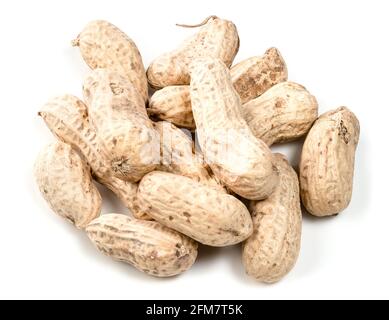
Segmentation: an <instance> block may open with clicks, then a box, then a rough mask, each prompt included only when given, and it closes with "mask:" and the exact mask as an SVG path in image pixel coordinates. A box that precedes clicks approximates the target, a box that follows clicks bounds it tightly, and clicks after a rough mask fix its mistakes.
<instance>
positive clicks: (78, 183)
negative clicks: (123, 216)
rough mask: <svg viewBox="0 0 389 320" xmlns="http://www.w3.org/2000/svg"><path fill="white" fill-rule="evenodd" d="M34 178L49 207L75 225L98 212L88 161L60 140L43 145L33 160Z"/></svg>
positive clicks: (95, 215)
mask: <svg viewBox="0 0 389 320" xmlns="http://www.w3.org/2000/svg"><path fill="white" fill-rule="evenodd" d="M34 171H35V179H36V182H37V184H38V187H39V190H40V192H41V194H42V196H43V197H44V199H45V200H46V201H47V202H48V204H49V205H50V207H51V208H52V210H53V211H54V212H55V213H57V214H58V215H60V216H62V217H64V218H65V219H67V220H68V221H70V222H71V223H72V224H74V225H75V226H76V227H77V228H79V229H82V228H84V227H85V226H86V225H87V224H88V223H89V222H90V221H92V220H93V219H95V218H96V217H97V216H99V214H100V211H101V203H102V200H101V196H100V193H99V191H98V190H97V188H96V186H95V185H94V184H93V181H92V177H91V174H90V169H89V167H88V165H87V164H86V163H85V162H84V161H83V160H82V159H81V158H80V156H79V155H78V154H77V152H76V151H74V150H73V149H72V147H71V146H70V145H68V144H66V143H63V142H60V141H58V142H56V143H52V144H50V145H48V146H46V147H45V148H44V149H43V150H42V151H41V152H40V154H39V156H38V158H37V160H36V162H35V167H34Z"/></svg>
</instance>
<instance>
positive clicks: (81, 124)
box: [39, 95, 143, 216]
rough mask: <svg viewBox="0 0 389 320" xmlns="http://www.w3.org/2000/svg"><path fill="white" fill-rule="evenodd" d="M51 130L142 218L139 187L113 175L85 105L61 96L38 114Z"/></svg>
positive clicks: (99, 179)
mask: <svg viewBox="0 0 389 320" xmlns="http://www.w3.org/2000/svg"><path fill="white" fill-rule="evenodd" d="M39 115H40V116H41V117H42V118H43V120H44V121H45V123H46V124H47V126H48V128H49V129H50V131H52V132H53V134H54V135H55V136H56V137H57V138H58V139H60V140H61V141H64V142H65V143H67V144H69V145H71V146H72V147H73V148H74V149H75V150H77V151H78V152H79V153H80V154H81V155H82V156H83V158H84V159H85V160H86V161H87V163H88V164H89V166H90V167H91V169H92V171H93V174H94V175H95V178H96V179H97V180H98V181H99V182H100V183H101V184H103V185H105V186H106V187H108V188H109V189H110V190H111V191H112V192H113V193H115V194H116V195H117V196H118V198H119V199H120V200H121V201H122V202H123V204H124V205H125V206H126V207H127V208H128V209H130V211H131V212H132V213H133V214H134V215H139V216H140V215H143V213H142V212H139V209H138V206H137V204H136V201H135V199H136V193H137V189H138V185H137V184H135V183H132V182H130V181H124V180H121V179H119V178H116V177H115V176H113V175H112V173H111V170H110V169H109V167H108V164H107V163H106V161H105V159H106V158H107V156H106V155H104V148H101V146H100V141H99V139H98V138H97V135H96V133H95V131H94V129H93V128H92V127H91V126H90V124H89V121H88V112H87V107H86V105H85V104H84V103H83V102H82V101H81V100H80V99H78V98H77V97H74V96H71V95H63V96H58V97H55V98H53V99H51V100H50V101H49V102H47V103H46V104H45V105H44V106H43V107H42V108H41V111H40V112H39Z"/></svg>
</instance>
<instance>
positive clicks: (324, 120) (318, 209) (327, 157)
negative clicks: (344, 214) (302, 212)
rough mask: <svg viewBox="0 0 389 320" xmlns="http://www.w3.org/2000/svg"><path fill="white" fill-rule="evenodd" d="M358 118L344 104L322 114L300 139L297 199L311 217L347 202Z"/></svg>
mask: <svg viewBox="0 0 389 320" xmlns="http://www.w3.org/2000/svg"><path fill="white" fill-rule="evenodd" d="M358 140H359V121H358V119H357V117H356V116H355V115H354V114H353V113H352V112H351V111H350V110H349V109H347V108H346V107H340V108H338V109H336V110H332V111H329V112H326V113H324V114H323V115H321V116H320V117H319V119H318V120H316V122H315V124H314V125H313V127H312V129H311V130H310V131H309V133H308V136H307V138H306V140H305V142H304V146H303V150H302V153H301V161H300V188H301V199H302V201H303V204H304V206H305V208H306V209H307V210H308V211H309V212H310V213H311V214H313V215H315V216H320V217H321V216H329V215H334V214H338V213H339V212H341V211H342V210H344V209H345V208H346V207H347V206H348V205H349V203H350V200H351V195H352V189H353V177H354V161H355V151H356V148H357V145H358Z"/></svg>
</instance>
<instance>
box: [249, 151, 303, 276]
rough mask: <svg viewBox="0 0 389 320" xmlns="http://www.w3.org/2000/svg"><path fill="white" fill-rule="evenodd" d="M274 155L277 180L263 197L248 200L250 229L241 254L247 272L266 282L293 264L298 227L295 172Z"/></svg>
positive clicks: (297, 249)
mask: <svg viewBox="0 0 389 320" xmlns="http://www.w3.org/2000/svg"><path fill="white" fill-rule="evenodd" d="M274 158H275V165H276V167H277V168H278V171H279V174H280V183H279V185H278V186H277V188H276V190H275V192H274V193H273V194H272V195H271V196H270V197H269V198H267V199H266V200H263V201H252V202H251V204H250V212H251V214H252V217H253V224H254V232H253V235H252V236H251V237H250V238H248V239H247V240H246V241H245V242H244V244H243V255H242V261H243V264H244V267H245V269H246V272H247V274H248V275H250V276H252V277H254V278H255V279H256V280H258V281H262V282H266V283H273V282H276V281H279V280H280V279H281V278H282V277H284V276H285V275H286V274H287V273H288V272H289V271H290V270H291V269H292V268H293V266H294V265H295V263H296V261H297V258H298V255H299V251H300V243H301V228H302V216H301V208H300V197H299V182H298V178H297V174H296V172H295V171H294V170H293V168H292V167H291V166H290V165H289V164H288V161H287V160H286V159H285V158H284V156H282V155H281V154H275V155H274Z"/></svg>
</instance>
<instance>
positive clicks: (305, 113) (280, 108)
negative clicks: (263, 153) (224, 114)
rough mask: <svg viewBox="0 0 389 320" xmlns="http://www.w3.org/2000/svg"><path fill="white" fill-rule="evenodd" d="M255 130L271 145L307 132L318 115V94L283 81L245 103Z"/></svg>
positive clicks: (251, 125) (245, 117) (252, 127)
mask: <svg viewBox="0 0 389 320" xmlns="http://www.w3.org/2000/svg"><path fill="white" fill-rule="evenodd" d="M242 111H243V117H244V119H245V120H246V121H247V124H248V125H249V127H250V129H251V131H252V132H253V134H254V135H255V136H256V137H257V138H258V139H261V140H262V141H264V142H265V143H266V144H267V145H269V146H270V145H272V144H274V143H283V142H289V141H292V140H295V139H297V138H299V137H301V136H303V135H305V134H306V133H307V132H308V131H309V129H310V128H311V126H312V124H313V122H314V121H315V120H316V119H317V116H318V114H317V113H318V105H317V101H316V98H315V97H314V96H313V95H311V94H310V93H309V92H308V91H307V90H306V89H305V88H304V87H303V86H301V85H299V84H297V83H293V82H281V83H279V84H277V85H275V86H274V87H272V88H270V89H269V90H268V91H266V92H265V93H264V94H263V95H261V96H259V97H258V98H256V99H254V100H251V101H249V102H247V103H246V104H244V105H243V107H242Z"/></svg>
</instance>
